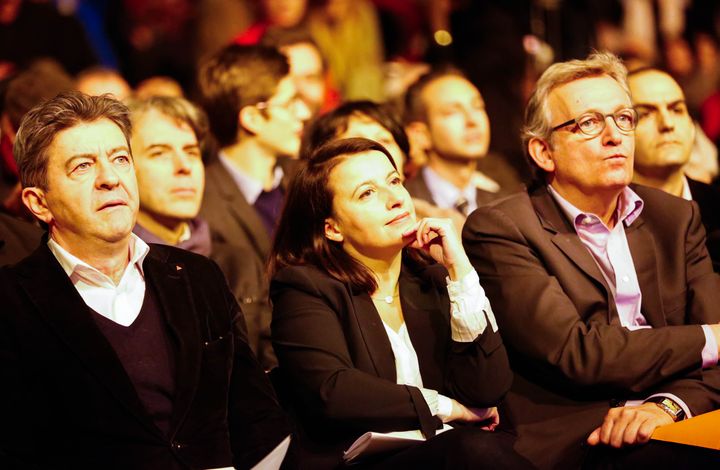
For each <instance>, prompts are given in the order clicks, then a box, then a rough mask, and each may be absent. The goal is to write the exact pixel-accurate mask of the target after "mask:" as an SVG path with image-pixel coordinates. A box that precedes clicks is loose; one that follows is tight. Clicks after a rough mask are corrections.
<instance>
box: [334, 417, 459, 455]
mask: <svg viewBox="0 0 720 470" xmlns="http://www.w3.org/2000/svg"><path fill="white" fill-rule="evenodd" d="M450 429H452V426H449V425H447V424H444V425H443V427H442V429H438V430H437V434H440V433H443V432H445V431H449V430H450ZM424 440H425V437H424V436H423V434H422V432H421V431H420V430H419V429H415V430H412V431H397V432H388V433H381V432H366V433H365V434H363V435H362V436H360V437H358V438H357V439H356V440H355V442H353V443H352V445H351V446H350V447H349V448H348V450H346V451H345V452H343V460H344V461H345V462H353V461H355V460H358V459H359V458H360V457H369V456H371V455H376V454H381V453H385V452H392V451H398V450H402V449H405V448H407V447H410V446H412V445H415V444H416V443H418V442H421V441H424Z"/></svg>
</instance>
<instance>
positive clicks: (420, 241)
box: [403, 218, 473, 281]
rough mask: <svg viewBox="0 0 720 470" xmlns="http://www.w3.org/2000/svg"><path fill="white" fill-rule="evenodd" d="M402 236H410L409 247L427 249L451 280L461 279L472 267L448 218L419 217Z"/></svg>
mask: <svg viewBox="0 0 720 470" xmlns="http://www.w3.org/2000/svg"><path fill="white" fill-rule="evenodd" d="M403 237H411V238H412V243H410V246H411V247H413V248H418V249H421V250H425V251H427V252H428V253H429V254H430V256H432V257H433V259H434V260H435V261H437V262H438V263H440V264H442V265H443V266H445V268H447V270H448V273H449V274H450V279H452V280H453V281H457V280H460V279H462V278H463V277H465V276H466V275H467V274H469V273H470V272H471V271H472V269H473V268H472V265H471V264H470V260H468V257H467V255H466V254H465V250H463V246H462V243H461V241H460V237H459V236H458V234H457V232H456V231H455V227H454V225H453V223H452V221H451V220H450V219H435V218H425V219H420V220H419V221H417V222H416V223H415V225H414V226H413V228H411V229H410V230H408V231H406V232H405V233H403Z"/></svg>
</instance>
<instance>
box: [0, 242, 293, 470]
mask: <svg viewBox="0 0 720 470" xmlns="http://www.w3.org/2000/svg"><path fill="white" fill-rule="evenodd" d="M143 270H144V274H145V279H146V280H147V281H148V283H149V285H151V286H152V288H154V290H155V292H156V294H157V300H158V303H159V305H160V306H161V308H162V311H163V313H164V316H165V322H166V324H167V329H168V332H169V337H170V340H171V343H172V344H174V346H175V350H174V355H175V363H176V364H177V367H176V377H175V384H176V395H175V397H174V400H173V413H172V417H171V422H170V431H169V433H168V434H167V435H166V434H164V433H163V432H162V431H161V430H160V429H159V428H158V427H157V426H156V425H155V424H154V422H153V421H152V419H151V417H150V415H149V414H148V413H147V412H146V411H145V409H144V407H143V405H142V403H141V401H140V399H139V397H138V394H137V392H136V391H135V388H134V386H133V384H132V382H131V381H130V378H129V377H128V375H127V373H126V372H125V369H124V368H123V365H122V363H121V362H120V360H119V359H118V357H117V354H116V353H115V351H114V349H113V348H112V346H111V345H110V343H109V342H108V341H107V340H106V338H105V336H104V335H103V334H102V333H101V332H100V330H99V328H98V327H97V326H96V323H95V321H94V320H93V318H92V313H91V312H90V309H89V308H88V306H87V305H86V304H85V303H84V301H83V299H82V297H81V296H80V294H79V293H78V292H77V290H76V289H75V287H74V286H73V285H72V283H71V281H70V279H69V278H68V276H67V275H66V274H65V272H64V271H63V269H62V267H61V266H60V264H59V263H58V262H57V260H56V259H55V257H54V256H53V255H52V253H51V252H50V250H49V249H48V247H47V245H46V244H44V243H43V244H42V245H41V246H40V248H38V249H37V250H36V251H35V252H34V253H33V254H32V255H31V256H29V257H28V258H26V259H24V260H23V261H22V262H20V263H18V264H17V265H15V266H8V267H5V268H2V269H0V304H1V305H2V306H3V308H2V309H0V377H2V386H1V387H0V416H2V419H3V425H2V426H1V427H0V467H2V468H16V467H17V468H34V467H38V468H81V469H84V468H118V469H125V468H137V469H158V468H162V469H181V468H183V469H188V468H213V467H223V466H230V465H234V466H236V467H238V468H249V467H250V466H252V465H254V464H255V463H257V462H258V460H259V459H260V458H262V457H263V456H264V455H265V454H266V453H267V452H269V451H270V450H272V449H273V448H274V447H275V446H276V445H277V444H278V443H279V442H280V441H281V440H282V439H283V438H284V437H285V436H286V435H287V434H288V433H289V427H288V425H287V422H286V421H285V416H284V413H283V412H282V410H281V409H280V408H279V405H278V403H277V401H276V398H275V394H274V392H273V390H272V387H271V386H270V383H269V381H268V379H267V377H266V376H265V373H264V371H263V370H262V368H261V367H260V366H259V365H258V363H257V361H256V360H255V357H254V355H253V354H252V352H251V351H250V348H249V347H248V345H247V341H246V337H245V327H244V321H243V318H242V312H241V311H240V309H239V308H238V305H237V303H236V302H235V299H234V298H233V296H232V294H231V293H230V292H229V290H228V289H227V287H226V286H227V285H226V283H225V280H224V278H223V275H222V273H221V272H220V270H219V269H218V267H217V266H216V265H215V264H214V263H211V262H210V261H208V260H207V258H204V257H202V256H199V255H195V254H193V253H190V252H187V251H184V250H179V249H176V248H172V247H167V246H162V245H151V249H150V253H149V254H148V255H147V257H146V258H145V261H144V264H143Z"/></svg>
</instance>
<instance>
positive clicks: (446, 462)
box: [346, 427, 534, 470]
mask: <svg viewBox="0 0 720 470" xmlns="http://www.w3.org/2000/svg"><path fill="white" fill-rule="evenodd" d="M514 439H515V438H514V436H512V435H510V434H507V433H505V432H502V431H495V432H489V431H483V430H482V429H479V428H475V427H461V428H456V429H453V430H450V431H447V432H444V433H442V434H439V435H437V436H435V437H433V438H431V439H428V440H427V441H424V442H422V443H419V444H418V445H415V446H413V447H410V448H408V449H405V450H403V451H401V452H398V453H396V454H392V455H386V456H383V457H381V458H380V460H377V461H372V462H361V463H358V464H354V465H349V466H347V467H346V468H348V469H358V470H360V469H362V470H386V469H387V470H391V469H392V470H397V469H403V468H416V469H421V468H422V469H425V468H428V469H448V470H450V469H453V470H463V469H479V470H482V469H488V470H490V469H492V470H505V469H507V470H523V469H531V468H534V467H533V466H532V465H531V464H530V463H529V462H528V461H527V460H525V458H523V457H521V456H520V455H519V454H517V453H516V452H515V450H513V441H514Z"/></svg>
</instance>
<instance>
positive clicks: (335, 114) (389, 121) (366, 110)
mask: <svg viewBox="0 0 720 470" xmlns="http://www.w3.org/2000/svg"><path fill="white" fill-rule="evenodd" d="M358 116H360V117H362V116H364V117H368V118H370V119H372V120H373V121H375V122H377V123H378V124H380V125H381V126H382V127H384V128H385V129H387V130H388V132H390V134H392V136H393V138H394V139H395V143H396V144H398V147H400V150H402V151H403V153H404V154H405V158H406V159H407V156H408V154H409V153H410V143H409V142H408V137H407V134H406V133H405V129H404V128H403V126H402V123H401V122H400V119H398V117H397V116H396V115H395V113H393V112H392V110H391V109H390V108H389V106H387V105H382V104H378V103H375V102H372V101H366V100H362V101H348V102H346V103H344V104H342V105H340V106H339V107H337V108H335V109H334V110H333V111H330V112H329V113H326V114H323V115H321V116H319V117H317V118H316V119H315V120H314V121H312V122H311V123H310V124H308V125H307V126H306V127H305V131H304V132H303V137H302V143H301V144H300V158H301V159H307V158H309V157H310V155H311V154H312V152H313V150H315V149H317V148H319V147H320V146H322V145H323V144H325V143H327V142H328V141H330V140H335V139H336V138H337V137H338V136H339V135H340V134H342V133H343V132H345V131H346V130H347V128H348V125H349V124H350V119H351V118H353V117H358Z"/></svg>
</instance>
